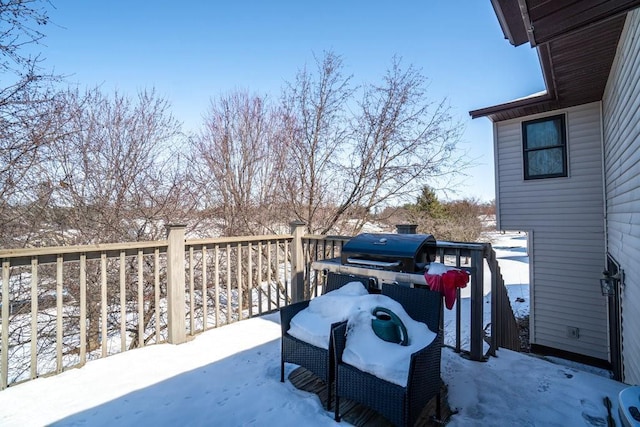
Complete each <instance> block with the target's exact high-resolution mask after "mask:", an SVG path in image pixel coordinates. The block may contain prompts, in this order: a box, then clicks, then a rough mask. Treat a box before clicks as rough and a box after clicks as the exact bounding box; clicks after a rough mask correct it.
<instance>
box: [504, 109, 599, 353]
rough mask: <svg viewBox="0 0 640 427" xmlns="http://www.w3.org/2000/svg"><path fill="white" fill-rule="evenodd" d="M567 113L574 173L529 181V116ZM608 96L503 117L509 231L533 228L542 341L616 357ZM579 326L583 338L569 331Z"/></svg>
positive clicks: (536, 337)
mask: <svg viewBox="0 0 640 427" xmlns="http://www.w3.org/2000/svg"><path fill="white" fill-rule="evenodd" d="M563 113H565V114H566V124H567V134H568V139H567V143H568V165H569V177H567V178H549V179H538V180H529V181H525V180H524V173H523V157H522V135H521V133H522V130H521V129H522V121H526V120H532V119H536V118H540V117H545V116H552V115H557V114H563ZM600 117H601V112H600V103H591V104H586V105H582V106H579V107H573V108H569V109H563V110H558V111H553V112H550V113H547V114H541V115H534V116H529V117H524V118H520V119H514V120H509V121H504V122H498V123H496V131H497V155H496V175H497V181H498V183H497V185H498V188H499V190H500V195H499V202H498V215H499V217H500V218H499V224H500V228H501V229H503V230H523V231H532V233H531V234H530V236H531V237H530V238H531V239H532V242H530V250H531V252H530V254H529V256H530V268H531V276H532V286H531V298H532V301H531V302H532V304H531V306H532V313H531V319H530V321H531V322H532V327H531V331H532V336H531V342H532V343H534V344H538V345H543V346H547V347H552V348H556V349H560V350H565V351H570V352H573V353H578V354H582V355H586V356H590V357H595V358H598V359H603V360H608V359H609V345H608V331H607V329H608V323H607V300H606V298H605V297H603V296H602V295H601V293H600V284H599V280H598V279H599V277H600V276H601V274H602V270H603V268H604V265H605V264H604V260H605V246H604V240H605V239H604V201H603V179H602V136H601V135H602V133H601V124H600ZM568 327H577V328H578V329H579V337H578V338H577V339H574V338H569V337H568V336H567V334H568V332H567V328H568Z"/></svg>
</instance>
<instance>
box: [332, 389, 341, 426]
mask: <svg viewBox="0 0 640 427" xmlns="http://www.w3.org/2000/svg"><path fill="white" fill-rule="evenodd" d="M335 405H336V407H335V408H334V413H333V414H334V416H333V419H334V420H336V422H340V397H339V396H338V393H336V403H335Z"/></svg>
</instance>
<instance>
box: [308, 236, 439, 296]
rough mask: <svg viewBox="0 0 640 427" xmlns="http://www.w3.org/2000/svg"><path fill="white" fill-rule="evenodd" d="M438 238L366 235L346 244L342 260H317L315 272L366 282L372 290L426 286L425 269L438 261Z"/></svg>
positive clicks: (313, 266) (354, 238)
mask: <svg viewBox="0 0 640 427" xmlns="http://www.w3.org/2000/svg"><path fill="white" fill-rule="evenodd" d="M435 256H436V239H435V238H434V237H433V236H432V235H430V234H378V233H363V234H359V235H357V236H355V237H353V238H352V239H351V240H349V241H348V242H347V243H345V244H344V246H343V248H342V252H341V256H340V258H333V259H327V260H322V261H315V262H313V263H312V265H311V266H312V268H313V269H314V270H318V271H323V272H324V273H332V276H333V275H336V274H339V275H347V276H355V277H356V278H357V279H359V280H361V281H362V279H366V280H367V282H368V283H369V290H370V291H373V292H375V291H379V290H381V289H382V284H383V283H391V284H398V285H404V286H409V287H416V286H418V287H419V286H426V285H427V283H426V280H425V277H424V270H425V267H426V266H427V264H429V263H430V262H432V261H434V260H435Z"/></svg>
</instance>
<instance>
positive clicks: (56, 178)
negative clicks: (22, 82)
mask: <svg viewBox="0 0 640 427" xmlns="http://www.w3.org/2000/svg"><path fill="white" fill-rule="evenodd" d="M51 107H52V108H51V109H50V110H49V114H48V116H49V117H51V120H52V121H53V122H55V126H54V127H55V128H56V129H58V132H57V133H56V135H55V137H54V138H52V140H51V141H50V143H49V145H48V147H47V149H46V150H44V151H43V153H44V154H45V155H42V156H41V157H40V162H39V163H38V164H37V165H33V166H32V168H33V171H32V173H33V174H34V175H36V176H38V177H39V190H38V191H40V192H42V193H43V194H46V195H47V196H46V202H47V203H46V204H45V206H44V207H43V208H42V210H43V212H44V213H45V215H41V216H38V217H36V218H34V223H35V222H36V221H40V227H36V228H34V230H33V231H32V233H33V234H34V239H35V238H37V239H38V240H39V241H41V242H43V243H45V244H47V245H75V244H88V243H103V242H123V241H144V240H157V239H160V238H162V237H163V236H164V234H165V230H164V225H165V224H167V223H175V222H182V221H184V220H186V219H187V218H188V217H189V215H190V214H191V211H192V209H194V207H195V205H194V202H193V200H194V199H193V197H192V195H191V193H190V191H189V189H188V187H187V183H186V181H185V179H184V170H183V164H182V163H181V156H180V154H179V152H178V150H179V149H180V148H182V134H181V132H180V124H179V123H178V122H177V121H176V120H175V119H174V118H173V117H172V116H171V114H170V111H169V104H168V102H167V101H166V100H164V99H162V98H159V97H158V96H156V95H155V93H154V92H153V91H149V92H147V91H145V92H141V93H139V94H138V96H137V97H136V98H129V97H126V96H122V95H120V94H118V93H115V94H113V95H112V96H108V95H105V94H104V93H102V92H101V91H100V90H99V89H91V90H87V91H86V92H84V93H81V92H79V91H78V90H69V91H66V92H64V93H61V94H59V96H58V97H56V99H55V102H54V103H52V106H51ZM135 261H136V260H135V259H134V258H127V260H126V265H124V266H120V265H119V264H118V262H117V261H109V263H110V268H108V274H109V277H108V282H109V283H118V280H119V279H118V277H117V276H118V271H119V269H120V268H124V269H125V277H126V281H127V284H126V287H125V289H126V291H125V292H127V297H126V301H129V302H130V304H144V305H145V309H144V318H143V319H137V317H136V316H133V317H130V318H127V319H122V318H121V316H120V314H119V309H116V312H114V314H113V315H111V314H109V322H110V323H113V324H114V325H115V326H116V327H115V328H113V329H114V330H118V327H117V326H119V322H120V321H127V323H128V324H127V329H128V330H129V331H130V333H131V334H132V335H133V341H132V344H131V345H134V346H135V345H137V342H139V340H141V339H143V338H142V337H138V336H137V333H138V332H137V328H136V327H135V325H137V324H138V322H140V323H142V324H143V325H145V328H144V329H145V330H146V329H147V326H148V325H149V323H150V322H152V321H153V315H152V314H153V312H154V310H155V307H154V300H155V299H154V286H153V266H152V265H151V264H150V263H148V262H145V263H144V264H143V268H144V271H143V276H144V279H143V280H144V283H143V287H144V300H143V301H138V300H137V295H136V288H137V274H136V273H137V263H136V262H135ZM69 268H70V269H71V270H69V271H68V273H67V274H68V279H66V280H65V287H66V289H67V290H68V292H69V294H70V295H71V300H72V301H75V302H78V301H79V300H80V298H79V292H80V286H79V283H78V280H79V274H78V272H77V271H74V269H77V266H75V265H71V266H70V267H69ZM161 274H163V273H161ZM100 279H101V276H100V265H99V264H98V263H88V265H87V322H88V343H87V345H88V350H89V351H91V350H94V349H95V348H97V347H98V346H99V339H98V337H99V324H100V320H101V319H100V301H101V298H100ZM107 298H108V301H107V305H108V307H110V308H111V307H118V306H119V299H120V290H119V289H118V287H110V290H109V292H108V295H107ZM69 306H70V307H72V306H73V304H70V305H69ZM129 308H131V307H129ZM133 312H137V309H134V310H133ZM71 324H73V322H72V323H71ZM109 330H112V328H109ZM76 333H77V331H75V330H74V329H73V328H71V329H69V330H68V331H66V332H65V334H69V335H70V336H74V335H75V334H76Z"/></svg>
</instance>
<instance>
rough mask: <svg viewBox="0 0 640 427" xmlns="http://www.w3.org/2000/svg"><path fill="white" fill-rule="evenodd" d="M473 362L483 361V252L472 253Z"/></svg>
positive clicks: (474, 251) (475, 250) (473, 251)
mask: <svg viewBox="0 0 640 427" xmlns="http://www.w3.org/2000/svg"><path fill="white" fill-rule="evenodd" d="M471 268H472V275H473V276H472V282H471V354H470V357H471V360H475V361H482V360H483V358H484V357H483V344H482V343H483V342H484V341H483V339H482V334H483V328H482V323H483V308H484V307H483V305H484V265H483V251H480V250H477V249H474V250H472V251H471Z"/></svg>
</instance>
